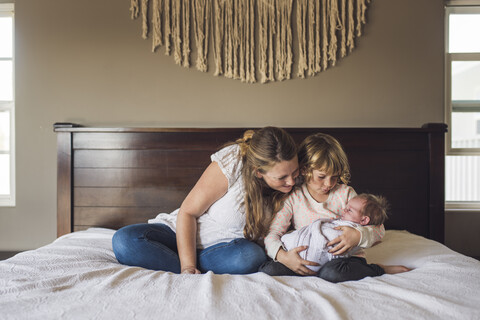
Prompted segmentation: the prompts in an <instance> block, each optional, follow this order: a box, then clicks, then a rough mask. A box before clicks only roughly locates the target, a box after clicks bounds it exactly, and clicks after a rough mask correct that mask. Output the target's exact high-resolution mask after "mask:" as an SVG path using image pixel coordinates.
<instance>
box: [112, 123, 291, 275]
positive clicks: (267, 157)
mask: <svg viewBox="0 0 480 320" xmlns="http://www.w3.org/2000/svg"><path fill="white" fill-rule="evenodd" d="M296 154H297V149H296V146H295V142H294V141H293V139H292V137H291V136H290V135H289V134H288V133H287V132H286V131H284V130H283V129H280V128H276V127H265V128H263V129H260V130H258V131H256V132H254V131H251V130H249V131H247V132H245V134H244V136H243V138H241V139H239V140H237V141H236V142H234V143H231V144H229V145H227V146H226V147H224V148H222V149H221V150H220V151H218V152H217V153H215V154H213V155H212V156H211V160H212V163H211V164H210V165H209V166H208V167H207V169H206V170H205V172H204V173H203V174H202V176H201V177H200V179H199V180H198V181H197V183H196V185H195V186H194V187H193V189H192V190H191V191H190V193H189V194H188V195H187V197H186V198H185V200H184V201H183V203H182V205H181V207H180V209H178V210H176V211H174V212H173V213H172V214H160V215H158V216H157V218H155V219H153V220H150V221H149V222H150V224H137V225H131V226H127V227H124V228H122V229H120V230H118V231H117V232H116V233H115V235H114V237H113V250H114V253H115V256H116V257H117V260H118V261H119V262H120V263H122V264H126V265H131V266H140V267H144V268H148V269H152V270H164V271H170V272H175V273H187V274H198V273H202V272H207V271H209V270H211V271H213V272H214V273H218V274H220V273H230V274H247V273H253V272H256V271H257V270H258V267H259V266H260V265H261V264H262V263H264V262H265V261H266V255H265V252H264V250H263V249H262V248H261V247H260V246H259V245H257V244H256V243H255V241H258V240H260V239H262V238H263V236H264V235H265V233H266V232H267V231H268V228H269V224H270V222H271V218H272V213H273V212H277V211H278V210H279V209H280V208H281V207H282V205H283V201H284V199H285V197H286V196H287V195H288V194H289V193H290V191H291V190H292V188H293V186H294V184H295V178H296V177H297V176H298V161H297V155H296Z"/></svg>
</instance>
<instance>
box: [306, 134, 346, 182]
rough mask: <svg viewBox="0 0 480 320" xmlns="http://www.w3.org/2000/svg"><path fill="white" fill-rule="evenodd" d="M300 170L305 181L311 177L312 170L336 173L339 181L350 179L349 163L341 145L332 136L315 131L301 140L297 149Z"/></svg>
mask: <svg viewBox="0 0 480 320" xmlns="http://www.w3.org/2000/svg"><path fill="white" fill-rule="evenodd" d="M298 162H299V166H300V171H301V172H302V175H303V178H304V179H305V181H306V182H308V181H310V180H311V179H312V172H313V170H323V171H325V172H326V173H328V174H332V175H333V174H338V175H339V178H340V180H341V182H343V183H344V184H348V182H349V181H350V165H349V164H348V159H347V155H346V154H345V151H344V150H343V148H342V145H341V144H340V143H339V142H338V141H337V139H335V138H334V137H332V136H330V135H328V134H324V133H317V134H313V135H310V136H308V137H307V138H305V140H303V142H302V143H301V145H300V147H299V151H298Z"/></svg>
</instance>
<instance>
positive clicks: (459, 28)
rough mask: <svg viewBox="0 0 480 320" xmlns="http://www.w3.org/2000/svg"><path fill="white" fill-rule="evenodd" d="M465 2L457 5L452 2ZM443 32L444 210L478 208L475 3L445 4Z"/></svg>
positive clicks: (479, 57)
mask: <svg viewBox="0 0 480 320" xmlns="http://www.w3.org/2000/svg"><path fill="white" fill-rule="evenodd" d="M462 3H465V4H468V5H465V6H459V5H458V4H462ZM445 17H446V23H445V25H446V30H445V38H446V41H445V51H446V54H445V104H446V107H445V112H446V120H447V124H448V127H449V130H448V133H447V143H446V150H447V157H446V172H445V174H446V181H445V182H446V194H445V196H446V201H447V207H457V208H461V207H477V208H478V207H480V128H479V126H480V33H479V32H478V30H480V1H449V2H447V7H446V15H445Z"/></svg>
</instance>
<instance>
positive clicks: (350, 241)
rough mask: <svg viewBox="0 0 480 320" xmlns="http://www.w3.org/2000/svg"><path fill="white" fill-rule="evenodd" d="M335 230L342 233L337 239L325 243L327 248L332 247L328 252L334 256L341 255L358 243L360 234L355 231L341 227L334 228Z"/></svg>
mask: <svg viewBox="0 0 480 320" xmlns="http://www.w3.org/2000/svg"><path fill="white" fill-rule="evenodd" d="M335 230H342V231H343V233H342V234H341V235H340V236H339V237H337V238H335V239H333V240H332V241H330V242H329V243H327V246H328V247H330V246H334V247H333V248H332V249H330V250H329V251H328V252H330V253H332V254H333V255H334V256H336V255H339V254H343V253H345V252H347V251H348V250H350V249H351V248H353V247H355V246H357V245H358V244H359V243H360V237H361V234H360V231H358V230H357V229H355V228H352V227H347V226H342V227H336V228H335Z"/></svg>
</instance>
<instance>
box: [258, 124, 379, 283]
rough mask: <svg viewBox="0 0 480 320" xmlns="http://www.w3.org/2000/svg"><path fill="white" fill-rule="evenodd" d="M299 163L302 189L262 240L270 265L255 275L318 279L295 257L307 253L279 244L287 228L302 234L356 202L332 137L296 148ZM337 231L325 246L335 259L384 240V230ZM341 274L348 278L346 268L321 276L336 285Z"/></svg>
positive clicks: (313, 139) (347, 171)
mask: <svg viewBox="0 0 480 320" xmlns="http://www.w3.org/2000/svg"><path fill="white" fill-rule="evenodd" d="M298 160H299V166H300V173H301V174H302V176H303V178H304V183H303V184H302V185H301V187H299V188H297V189H295V190H294V191H293V192H292V194H290V196H289V197H288V198H287V199H286V200H285V203H284V206H283V208H282V209H281V210H280V211H279V212H278V213H277V215H276V216H275V217H274V220H273V222H272V224H271V226H270V230H269V233H268V235H267V236H266V238H265V247H266V250H267V254H268V255H269V256H270V257H271V258H272V259H273V260H274V261H271V262H267V263H266V264H264V265H263V266H262V267H261V268H260V270H259V271H261V272H265V273H267V274H270V275H316V273H315V272H314V271H312V270H310V269H309V268H307V267H306V266H315V265H318V264H317V263H314V262H311V261H307V260H304V259H302V258H301V257H300V255H299V252H301V251H303V250H305V249H306V248H307V247H306V246H301V247H297V248H295V249H292V250H290V251H285V250H284V249H283V247H282V242H281V240H280V238H281V236H282V235H284V234H285V233H286V232H287V230H288V228H289V227H290V225H292V226H293V228H295V229H300V228H302V227H304V226H307V225H309V224H311V223H312V222H314V221H315V220H317V219H338V218H340V215H341V213H342V209H343V208H345V207H346V204H347V202H348V201H349V200H350V199H352V198H353V197H355V196H356V193H355V190H353V188H352V187H349V186H348V185H347V183H348V182H349V178H350V167H349V164H348V160H347V156H346V154H345V152H344V150H343V148H342V146H341V145H340V143H339V142H338V141H337V140H336V139H335V138H333V137H332V136H329V135H327V134H321V133H318V134H315V135H311V136H309V137H307V138H306V139H305V140H304V141H303V142H302V144H301V145H300V149H299V153H298ZM337 230H342V231H343V233H342V235H341V236H339V237H338V238H336V239H334V240H332V241H330V242H329V243H328V244H327V245H328V246H334V247H333V248H332V249H331V250H330V251H329V252H330V253H333V254H334V255H340V254H343V253H345V252H347V251H348V250H349V249H351V248H353V247H355V246H358V247H361V248H367V247H370V246H372V245H373V244H374V243H375V242H377V241H380V240H381V239H382V238H383V236H384V234H385V228H384V226H383V224H382V225H379V226H372V225H369V226H358V227H356V228H353V227H348V226H342V227H338V228H337ZM334 260H335V259H334ZM325 268H327V269H328V268H329V266H328V264H326V265H325V266H324V267H323V268H322V270H321V272H320V276H321V273H322V271H327V270H324V269H325ZM345 269H347V270H345ZM374 269H375V268H374ZM380 269H381V268H380ZM382 271H383V270H382ZM345 272H347V273H348V268H344V270H338V269H335V270H330V272H325V274H329V279H326V280H329V281H332V282H337V281H336V280H337V279H335V278H336V275H337V274H336V273H345ZM374 273H375V274H371V275H380V274H383V272H381V273H380V272H376V271H375V270H374ZM332 274H333V275H332ZM369 275H370V274H369ZM338 276H339V278H341V279H342V281H344V280H345V279H348V280H353V279H351V278H349V276H348V274H347V275H345V274H338Z"/></svg>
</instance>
